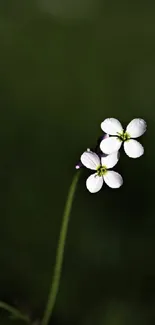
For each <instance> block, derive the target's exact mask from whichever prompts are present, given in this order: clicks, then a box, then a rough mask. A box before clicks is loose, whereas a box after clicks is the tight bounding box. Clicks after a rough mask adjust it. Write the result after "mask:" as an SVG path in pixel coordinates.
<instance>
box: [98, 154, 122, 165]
mask: <svg viewBox="0 0 155 325" xmlns="http://www.w3.org/2000/svg"><path fill="white" fill-rule="evenodd" d="M118 160H119V153H118V151H116V152H114V153H112V154H111V155H108V156H106V157H102V158H101V164H102V166H105V167H107V168H112V167H114V166H115V165H116V164H117V162H118Z"/></svg>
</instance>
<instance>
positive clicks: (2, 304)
mask: <svg viewBox="0 0 155 325" xmlns="http://www.w3.org/2000/svg"><path fill="white" fill-rule="evenodd" d="M0 308H2V309H5V310H7V311H8V312H9V313H10V314H11V316H12V317H14V318H16V319H21V320H23V321H25V322H26V323H27V324H30V319H29V317H28V316H27V315H24V314H22V313H21V312H20V311H19V310H18V309H16V308H14V307H12V306H10V305H8V304H6V303H5V302H3V301H0Z"/></svg>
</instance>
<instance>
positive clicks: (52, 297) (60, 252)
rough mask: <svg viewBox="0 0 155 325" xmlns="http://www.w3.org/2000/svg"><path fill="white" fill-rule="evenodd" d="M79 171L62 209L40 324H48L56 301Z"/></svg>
mask: <svg viewBox="0 0 155 325" xmlns="http://www.w3.org/2000/svg"><path fill="white" fill-rule="evenodd" d="M79 175H80V172H78V173H77V174H76V175H75V176H74V178H73V181H72V183H71V186H70V189H69V193H68V197H67V201H66V205H65V209H64V214H63V219H62V226H61V230H60V235H59V241H58V246H57V252H56V261H55V267H54V275H53V279H52V283H51V289H50V292H49V297H48V301H47V305H46V308H45V313H44V316H43V319H42V322H41V325H48V323H49V320H50V317H51V315H52V311H53V308H54V304H55V301H56V296H57V293H58V289H59V283H60V276H61V271H62V263H63V256H64V248H65V241H66V235H67V229H68V222H69V216H70V212H71V208H72V203H73V198H74V194H75V189H76V186H77V183H78V179H79Z"/></svg>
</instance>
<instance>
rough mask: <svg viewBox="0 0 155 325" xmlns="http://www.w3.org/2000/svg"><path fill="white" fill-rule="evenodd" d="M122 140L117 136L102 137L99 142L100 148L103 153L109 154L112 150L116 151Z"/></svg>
mask: <svg viewBox="0 0 155 325" xmlns="http://www.w3.org/2000/svg"><path fill="white" fill-rule="evenodd" d="M121 144H122V141H121V140H119V139H118V138H117V137H109V138H107V139H104V140H102V141H101V143H100V149H101V150H102V151H103V153H105V154H108V155H110V154H111V153H113V152H116V151H118V150H119V149H120V147H121Z"/></svg>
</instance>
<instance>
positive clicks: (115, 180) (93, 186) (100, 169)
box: [81, 151, 123, 193]
mask: <svg viewBox="0 0 155 325" xmlns="http://www.w3.org/2000/svg"><path fill="white" fill-rule="evenodd" d="M118 159H119V158H118V153H117V152H115V153H113V154H111V155H108V156H106V157H101V158H100V157H99V156H98V155H97V154H96V153H94V152H92V151H85V152H84V153H83V154H82V156H81V162H82V164H83V165H84V166H85V167H87V168H89V169H92V170H95V171H96V172H95V174H92V175H91V176H89V177H88V179H87V181H86V187H87V189H88V190H89V192H91V193H96V192H98V191H99V190H100V189H101V187H102V185H103V183H104V181H105V183H106V184H107V185H108V186H109V187H111V188H119V187H120V186H121V185H122V184H123V179H122V176H121V175H120V174H118V173H116V172H114V171H110V170H108V169H109V168H112V167H114V166H115V165H116V164H117V162H118Z"/></svg>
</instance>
